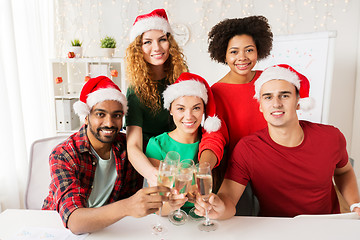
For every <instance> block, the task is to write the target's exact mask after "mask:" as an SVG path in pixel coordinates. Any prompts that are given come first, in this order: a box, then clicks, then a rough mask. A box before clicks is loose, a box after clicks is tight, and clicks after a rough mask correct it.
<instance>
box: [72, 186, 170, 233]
mask: <svg viewBox="0 0 360 240" xmlns="http://www.w3.org/2000/svg"><path fill="white" fill-rule="evenodd" d="M159 192H169V189H168V188H166V187H149V188H143V189H140V190H139V191H138V192H137V193H135V194H134V195H133V196H131V197H129V198H126V199H123V200H119V201H117V202H114V203H111V204H108V205H105V206H102V207H99V208H78V209H76V210H75V211H73V213H72V214H71V215H70V216H69V220H68V223H67V226H68V228H69V229H70V230H71V232H73V233H74V234H82V233H89V232H95V231H98V230H100V229H103V228H105V227H107V226H110V225H111V224H113V223H115V222H117V221H119V220H120V219H122V218H123V217H126V216H132V217H136V218H140V217H144V216H146V215H148V214H151V213H154V212H156V211H158V209H159V208H160V207H161V206H162V202H163V201H167V200H168V198H167V197H165V196H160V195H159V194H158V193H159Z"/></svg>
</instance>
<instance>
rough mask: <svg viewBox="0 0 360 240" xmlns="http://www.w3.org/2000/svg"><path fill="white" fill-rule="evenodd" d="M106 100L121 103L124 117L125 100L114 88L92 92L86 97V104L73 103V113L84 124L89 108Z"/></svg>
mask: <svg viewBox="0 0 360 240" xmlns="http://www.w3.org/2000/svg"><path fill="white" fill-rule="evenodd" d="M106 100H114V101H118V102H119V103H121V105H122V107H123V111H124V115H126V113H127V109H128V106H127V100H126V97H125V95H124V94H122V93H121V92H120V91H119V90H117V89H115V88H103V89H99V90H97V91H95V92H92V93H90V94H89V95H88V97H87V100H86V103H84V102H82V101H80V100H79V101H77V102H75V103H74V106H73V107H74V111H75V113H76V114H77V115H79V118H80V120H81V121H82V122H84V120H85V117H86V116H87V115H89V114H90V111H91V108H92V107H93V106H94V105H95V104H97V103H99V102H103V101H106Z"/></svg>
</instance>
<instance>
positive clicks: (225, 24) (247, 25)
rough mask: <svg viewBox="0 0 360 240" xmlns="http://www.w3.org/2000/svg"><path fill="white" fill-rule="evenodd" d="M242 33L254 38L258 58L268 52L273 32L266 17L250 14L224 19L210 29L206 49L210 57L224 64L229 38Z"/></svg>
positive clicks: (266, 54) (265, 55)
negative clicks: (248, 15) (243, 16)
mask: <svg viewBox="0 0 360 240" xmlns="http://www.w3.org/2000/svg"><path fill="white" fill-rule="evenodd" d="M242 34H246V35H249V36H251V37H252V38H253V39H254V42H255V45H256V49H257V52H258V59H259V60H260V59H263V58H265V57H267V56H268V55H269V54H270V51H271V49H272V40H273V34H272V32H271V28H270V25H269V23H268V20H267V18H266V17H264V16H250V17H245V18H233V19H225V20H223V21H221V22H219V23H218V24H216V25H215V26H214V27H213V28H212V29H211V31H210V32H209V35H208V36H209V39H208V41H209V48H208V51H209V53H210V57H211V59H213V60H215V61H218V62H220V63H224V64H226V62H225V58H226V50H227V47H228V43H229V41H230V39H232V38H233V37H234V36H237V35H242Z"/></svg>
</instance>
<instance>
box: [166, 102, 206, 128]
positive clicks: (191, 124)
mask: <svg viewBox="0 0 360 240" xmlns="http://www.w3.org/2000/svg"><path fill="white" fill-rule="evenodd" d="M170 114H171V115H172V116H173V120H174V123H175V125H176V131H179V132H182V133H186V134H197V130H198V128H199V126H200V124H201V120H202V117H203V114H204V102H203V100H202V99H201V98H199V97H195V96H184V97H179V98H177V99H175V100H174V101H173V102H172V103H171V107H170Z"/></svg>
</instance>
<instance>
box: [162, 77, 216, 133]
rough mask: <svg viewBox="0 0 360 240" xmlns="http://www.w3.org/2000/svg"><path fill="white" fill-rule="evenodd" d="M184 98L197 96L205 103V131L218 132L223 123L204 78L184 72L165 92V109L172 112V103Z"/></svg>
mask: <svg viewBox="0 0 360 240" xmlns="http://www.w3.org/2000/svg"><path fill="white" fill-rule="evenodd" d="M183 96H196V97H199V98H201V99H202V100H203V101H204V103H205V114H206V116H205V118H206V119H205V121H204V126H203V127H204V129H205V130H206V131H207V132H216V131H217V130H219V129H220V127H221V121H220V119H219V118H218V117H217V116H216V106H215V100H214V96H213V94H212V92H211V89H210V86H209V84H208V83H207V82H206V80H205V79H203V78H202V77H200V76H198V75H196V74H193V73H188V72H184V73H182V74H181V75H180V77H179V78H178V79H177V80H176V81H175V82H174V83H173V84H172V85H170V86H168V87H167V88H166V90H165V91H164V92H163V97H164V108H166V109H167V110H170V106H171V103H172V102H173V101H174V100H176V99H178V98H179V97H183Z"/></svg>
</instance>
